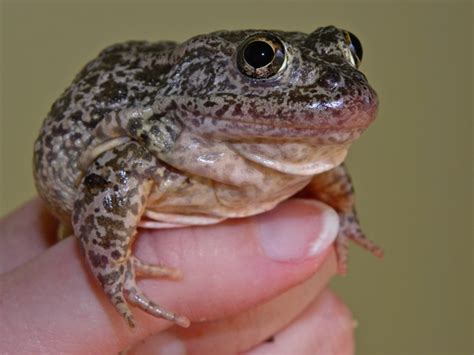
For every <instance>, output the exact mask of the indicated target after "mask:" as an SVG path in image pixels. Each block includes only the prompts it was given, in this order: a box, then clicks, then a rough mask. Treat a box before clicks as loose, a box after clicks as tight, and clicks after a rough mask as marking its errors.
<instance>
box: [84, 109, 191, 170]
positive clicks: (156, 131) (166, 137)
mask: <svg viewBox="0 0 474 355" xmlns="http://www.w3.org/2000/svg"><path fill="white" fill-rule="evenodd" d="M181 130H182V127H181V124H180V123H179V122H178V121H176V120H174V119H172V118H169V117H167V116H165V115H160V114H156V113H154V112H153V109H152V108H151V107H143V108H142V107H137V108H128V109H124V110H120V111H112V112H110V113H108V114H107V115H106V117H105V118H104V119H103V120H102V121H101V122H100V123H99V124H98V125H97V127H95V128H94V131H93V132H92V137H93V138H92V141H91V142H90V144H89V145H88V147H87V149H86V151H85V152H84V153H83V154H82V156H81V159H80V162H79V166H80V167H81V168H83V169H85V168H86V167H87V166H89V164H90V163H91V162H92V161H93V160H94V159H95V158H96V157H97V156H99V155H100V154H101V153H103V152H105V151H107V150H110V149H112V148H114V147H117V146H120V145H122V144H124V143H126V142H128V141H129V140H130V139H131V140H134V141H137V142H140V143H141V144H142V145H143V146H145V147H146V148H147V149H148V150H149V151H150V152H152V153H153V154H154V155H155V156H159V154H160V153H162V152H166V151H169V150H170V149H171V148H172V147H173V145H174V143H175V141H176V139H177V137H178V136H179V134H180V133H181Z"/></svg>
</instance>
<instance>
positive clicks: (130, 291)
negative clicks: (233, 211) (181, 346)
mask: <svg viewBox="0 0 474 355" xmlns="http://www.w3.org/2000/svg"><path fill="white" fill-rule="evenodd" d="M137 265H138V266H137ZM139 270H140V272H141V271H142V270H146V271H145V274H146V275H150V273H151V274H156V272H157V270H158V271H159V274H160V276H161V275H162V274H163V273H165V274H166V275H168V274H169V271H170V270H172V271H173V272H175V271H176V270H175V269H172V268H167V267H162V266H157V265H150V264H146V263H144V262H142V261H141V260H139V259H138V258H136V257H130V259H129V260H128V262H127V271H126V273H125V282H124V284H123V290H124V294H125V297H126V299H127V301H128V302H129V303H130V304H131V305H133V306H136V307H138V308H140V309H141V310H143V311H145V312H147V313H148V314H151V315H152V316H155V317H160V318H164V319H166V320H169V321H171V322H174V323H176V324H178V325H180V326H182V327H185V328H187V327H189V325H190V321H189V319H188V318H186V317H185V316H182V315H178V314H176V313H174V312H171V311H169V310H167V309H165V308H163V307H162V306H160V305H158V304H156V303H155V302H153V301H151V300H149V299H148V297H147V296H146V295H145V294H144V293H143V292H142V291H141V290H140V288H139V287H138V286H137V284H136V281H135V273H136V272H138V271H139ZM163 270H164V271H163ZM119 311H120V309H119ZM125 318H126V317H125ZM126 319H127V318H126ZM127 321H128V319H127ZM132 321H133V319H132Z"/></svg>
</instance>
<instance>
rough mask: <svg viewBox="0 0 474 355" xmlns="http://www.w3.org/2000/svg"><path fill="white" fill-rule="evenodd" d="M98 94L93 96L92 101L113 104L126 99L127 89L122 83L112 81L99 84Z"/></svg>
mask: <svg viewBox="0 0 474 355" xmlns="http://www.w3.org/2000/svg"><path fill="white" fill-rule="evenodd" d="M99 87H100V89H101V90H100V92H99V93H98V94H97V95H95V96H94V100H95V101H97V102H101V103H103V104H113V103H117V102H119V101H121V100H124V99H126V98H127V93H128V88H127V85H125V84H123V83H118V82H117V81H115V80H113V79H108V80H107V81H105V82H103V83H102V84H100V86H99Z"/></svg>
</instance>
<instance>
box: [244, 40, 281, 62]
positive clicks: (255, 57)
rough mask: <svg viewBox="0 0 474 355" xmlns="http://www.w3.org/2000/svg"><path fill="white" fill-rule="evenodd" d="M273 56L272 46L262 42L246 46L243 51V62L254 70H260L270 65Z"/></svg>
mask: <svg viewBox="0 0 474 355" xmlns="http://www.w3.org/2000/svg"><path fill="white" fill-rule="evenodd" d="M274 55H275V53H274V52H273V48H272V46H270V45H269V44H268V43H267V42H263V41H255V42H251V43H249V44H247V47H246V48H245V51H244V58H245V61H246V62H247V63H248V64H250V65H251V66H252V67H254V68H261V67H264V66H266V65H268V64H270V63H271V62H272V60H273V57H274Z"/></svg>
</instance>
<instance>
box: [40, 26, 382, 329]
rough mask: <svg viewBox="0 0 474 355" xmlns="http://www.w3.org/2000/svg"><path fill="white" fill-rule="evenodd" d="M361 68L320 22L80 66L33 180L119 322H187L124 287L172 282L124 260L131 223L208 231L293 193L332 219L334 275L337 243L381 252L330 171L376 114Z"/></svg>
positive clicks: (151, 47)
mask: <svg viewBox="0 0 474 355" xmlns="http://www.w3.org/2000/svg"><path fill="white" fill-rule="evenodd" d="M361 59H362V47H361V45H360V42H359V41H358V39H357V38H356V37H355V36H354V35H353V34H352V33H350V32H347V31H345V30H341V29H338V28H336V27H333V26H328V27H322V28H318V29H317V30H315V31H314V32H312V33H310V34H304V33H300V32H281V31H267V30H246V31H220V32H214V33H210V34H206V35H200V36H196V37H193V38H191V39H190V40H188V41H186V42H184V43H181V44H178V43H174V42H154V43H150V42H144V41H132V42H126V43H120V44H117V45H113V46H111V47H108V48H106V49H105V50H104V51H102V52H101V53H100V54H99V56H98V57H97V58H95V59H93V60H92V61H91V62H89V63H88V64H87V65H86V66H85V67H84V69H82V70H81V72H80V73H79V74H78V75H77V76H76V78H75V79H74V81H73V83H72V84H71V86H69V87H68V88H67V89H66V91H65V92H64V93H63V94H62V96H61V97H60V98H59V99H58V100H57V101H56V102H55V103H54V104H53V106H52V108H51V111H50V113H49V115H48V116H47V118H46V120H45V121H44V124H43V127H42V129H41V132H40V135H39V137H38V139H37V141H36V144H35V152H34V175H35V181H36V186H37V189H38V192H39V194H40V195H41V197H42V198H43V199H44V200H45V201H46V203H47V204H48V206H49V208H50V209H51V211H52V212H53V213H54V214H55V215H56V216H57V217H58V218H59V219H60V220H61V221H62V224H63V225H64V226H69V228H70V230H72V231H73V233H74V235H75V236H76V237H77V238H78V240H79V242H80V245H81V249H82V250H83V252H84V256H85V258H86V260H87V263H88V265H89V266H90V269H91V270H92V273H93V275H94V276H95V277H96V279H97V280H98V282H99V283H100V284H101V286H102V287H103V289H104V291H105V292H106V294H107V296H108V297H109V299H110V301H111V302H112V304H113V305H114V306H115V307H116V309H117V310H118V312H120V314H121V315H122V316H123V317H124V318H125V319H126V320H127V321H128V324H129V325H130V326H132V327H133V326H134V319H133V316H132V313H131V311H130V309H129V304H131V305H134V306H137V307H139V308H141V309H142V310H144V311H145V312H148V313H150V314H152V315H154V316H157V317H163V318H165V319H168V320H171V321H174V322H176V323H177V324H179V325H181V326H188V325H189V320H188V319H187V318H186V317H185V316H182V315H177V314H175V313H173V312H170V311H168V310H166V309H164V308H162V307H161V306H158V305H157V304H156V303H154V302H152V301H150V300H149V299H148V298H147V297H146V295H145V294H143V292H141V291H140V288H139V287H138V286H137V284H136V283H135V275H136V274H140V275H145V276H151V277H174V276H176V275H177V274H178V271H177V270H176V269H173V268H171V267H167V266H158V265H151V264H148V263H146V262H144V261H142V260H140V259H138V258H137V257H136V256H134V255H133V254H132V243H133V241H134V238H135V236H136V234H137V228H138V227H141V228H172V227H182V226H189V225H203V224H212V223H218V222H220V221H222V220H224V219H226V218H233V217H245V216H250V215H255V214H257V213H262V212H264V211H267V210H270V209H272V208H273V207H275V206H276V205H277V204H278V203H279V202H281V201H282V200H284V199H287V198H289V197H291V196H293V195H295V194H296V193H299V194H300V196H305V197H310V198H317V199H319V200H322V201H324V202H326V203H328V204H329V205H331V206H332V207H333V208H334V209H335V210H336V211H337V212H338V213H339V216H340V230H339V236H338V238H337V241H336V251H337V254H338V258H339V267H340V269H341V271H344V270H345V265H346V254H347V240H348V239H352V240H354V241H355V242H356V243H358V244H360V245H362V246H363V247H365V248H367V249H369V250H370V251H372V252H373V253H374V254H376V255H381V253H382V251H381V249H379V248H378V247H377V246H376V245H374V244H373V243H371V242H370V241H368V240H367V239H366V238H365V236H364V235H363V233H362V232H361V230H360V228H359V224H358V221H357V218H356V214H355V210H354V196H353V189H352V184H351V180H350V178H349V175H348V173H347V171H346V168H345V167H344V165H343V164H342V162H343V160H344V158H345V156H346V153H347V149H348V148H349V146H350V144H351V143H352V142H353V141H354V140H355V139H357V138H358V137H359V136H360V134H361V133H362V132H363V131H364V130H365V129H366V128H367V127H368V125H369V124H370V123H371V122H372V121H373V120H374V119H375V116H376V110H377V96H376V94H375V92H374V90H373V89H372V88H371V87H370V86H369V84H368V82H367V79H366V77H365V76H364V75H363V74H362V73H361V72H360V71H359V70H358V66H359V63H360V60H361Z"/></svg>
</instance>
